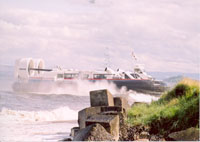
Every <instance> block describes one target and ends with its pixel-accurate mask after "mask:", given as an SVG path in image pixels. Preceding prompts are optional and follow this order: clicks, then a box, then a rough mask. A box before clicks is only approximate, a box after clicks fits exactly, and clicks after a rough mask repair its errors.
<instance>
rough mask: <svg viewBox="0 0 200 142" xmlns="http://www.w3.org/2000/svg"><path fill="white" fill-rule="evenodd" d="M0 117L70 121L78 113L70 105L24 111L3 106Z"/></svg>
mask: <svg viewBox="0 0 200 142" xmlns="http://www.w3.org/2000/svg"><path fill="white" fill-rule="evenodd" d="M0 117H1V118H2V119H3V118H4V119H5V120H10V119H11V120H15V121H19V122H22V121H23V122H24V121H26V122H46V121H69V120H77V118H78V113H77V111H74V110H71V109H69V108H68V107H60V108H57V109H54V110H44V111H23V110H12V109H8V108H2V110H1V112H0Z"/></svg>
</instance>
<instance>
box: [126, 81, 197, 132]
mask: <svg viewBox="0 0 200 142" xmlns="http://www.w3.org/2000/svg"><path fill="white" fill-rule="evenodd" d="M188 82H189V83H188ZM192 82H193V81H192V80H189V79H185V81H184V82H183V81H181V82H180V83H179V84H177V85H176V86H175V88H173V89H172V90H171V91H169V92H167V93H165V94H163V95H162V96H161V98H160V99H159V100H158V101H154V102H152V103H151V104H137V105H134V106H133V107H132V108H131V109H130V110H129V112H128V119H127V122H128V123H129V124H131V125H145V126H150V128H151V129H150V132H151V133H154V134H157V133H160V134H162V135H165V134H168V133H170V132H174V131H179V130H184V129H186V128H189V127H197V128H199V95H200V87H199V83H196V82H195V83H192Z"/></svg>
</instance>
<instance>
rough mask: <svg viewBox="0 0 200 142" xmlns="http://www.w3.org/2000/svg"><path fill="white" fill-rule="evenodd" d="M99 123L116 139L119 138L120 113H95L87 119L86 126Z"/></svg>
mask: <svg viewBox="0 0 200 142" xmlns="http://www.w3.org/2000/svg"><path fill="white" fill-rule="evenodd" d="M95 123H99V124H101V125H102V126H103V127H104V128H105V129H106V130H107V132H109V133H110V134H111V135H112V136H113V137H114V139H115V140H118V139H119V116H118V115H100V114H97V115H93V116H91V117H89V118H88V119H87V120H86V126H89V125H92V124H95Z"/></svg>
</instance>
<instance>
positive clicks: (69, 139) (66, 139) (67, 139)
mask: <svg viewBox="0 0 200 142" xmlns="http://www.w3.org/2000/svg"><path fill="white" fill-rule="evenodd" d="M61 141H72V139H71V138H65V139H63V140H61Z"/></svg>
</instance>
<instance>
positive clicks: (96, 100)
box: [90, 89, 114, 107]
mask: <svg viewBox="0 0 200 142" xmlns="http://www.w3.org/2000/svg"><path fill="white" fill-rule="evenodd" d="M90 104H91V107H95V106H114V100H113V96H112V94H111V93H110V92H109V91H108V90H106V89H104V90H96V91H90Z"/></svg>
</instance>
